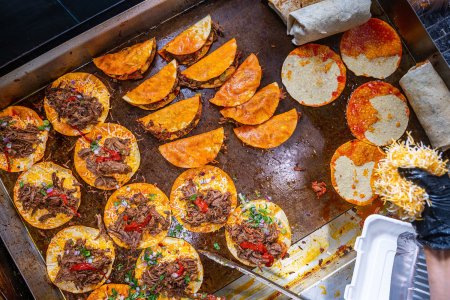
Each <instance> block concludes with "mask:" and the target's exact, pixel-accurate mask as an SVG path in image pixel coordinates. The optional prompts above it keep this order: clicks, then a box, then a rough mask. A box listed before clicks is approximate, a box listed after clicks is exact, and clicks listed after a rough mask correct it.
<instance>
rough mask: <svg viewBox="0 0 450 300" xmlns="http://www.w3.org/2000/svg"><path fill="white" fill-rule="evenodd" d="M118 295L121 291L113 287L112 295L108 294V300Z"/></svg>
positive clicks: (114, 299) (112, 299)
mask: <svg viewBox="0 0 450 300" xmlns="http://www.w3.org/2000/svg"><path fill="white" fill-rule="evenodd" d="M118 295H119V293H118V292H117V290H116V289H115V288H113V289H112V290H111V295H110V296H108V300H116V299H117V296H118Z"/></svg>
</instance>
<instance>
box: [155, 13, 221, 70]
mask: <svg viewBox="0 0 450 300" xmlns="http://www.w3.org/2000/svg"><path fill="white" fill-rule="evenodd" d="M216 39H217V29H216V26H215V25H214V23H213V22H212V21H211V16H210V15H207V16H206V17H204V18H203V19H201V20H200V21H198V22H197V23H195V24H194V25H192V26H191V27H189V28H188V29H186V30H185V31H183V32H181V33H180V34H179V35H177V36H176V37H175V38H174V39H173V40H171V41H170V42H168V43H167V44H166V45H165V46H164V47H163V48H162V49H161V50H159V51H158V53H159V55H161V56H162V57H163V58H164V59H165V60H167V61H171V60H172V59H176V60H177V61H178V63H179V64H182V65H190V64H193V63H195V62H196V61H198V60H199V59H200V58H202V57H203V56H205V55H206V53H208V50H209V48H210V47H211V45H212V43H213V42H214V41H215V40H216Z"/></svg>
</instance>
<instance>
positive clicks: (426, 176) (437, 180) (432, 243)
mask: <svg viewBox="0 0 450 300" xmlns="http://www.w3.org/2000/svg"><path fill="white" fill-rule="evenodd" d="M398 172H399V174H400V176H402V177H403V178H404V179H406V180H409V181H411V182H413V183H414V184H416V185H418V186H420V187H422V188H424V189H425V191H426V192H427V194H428V196H429V197H430V200H431V206H428V205H427V204H425V209H424V211H423V212H422V220H417V221H414V222H413V225H414V227H415V228H416V231H417V235H418V237H417V240H418V241H419V242H420V243H421V244H423V245H426V246H429V247H431V248H433V249H450V177H449V176H448V174H444V175H442V176H435V175H432V174H430V173H428V172H427V171H425V170H422V169H419V168H398Z"/></svg>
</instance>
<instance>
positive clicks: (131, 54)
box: [92, 38, 156, 80]
mask: <svg viewBox="0 0 450 300" xmlns="http://www.w3.org/2000/svg"><path fill="white" fill-rule="evenodd" d="M155 53H156V40H155V38H151V39H149V40H146V41H145V42H142V43H138V44H135V45H133V46H130V47H127V48H125V49H122V50H120V51H118V52H115V53H110V54H105V55H102V56H99V57H96V58H94V59H93V60H92V61H93V62H94V64H95V66H96V67H97V68H99V69H100V70H102V71H103V73H105V74H106V75H108V76H109V77H112V78H115V79H118V80H128V79H141V78H142V77H143V74H144V73H145V71H147V70H148V68H149V67H150V64H151V63H152V61H153V59H154V58H155Z"/></svg>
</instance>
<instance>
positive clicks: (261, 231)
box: [227, 221, 283, 266]
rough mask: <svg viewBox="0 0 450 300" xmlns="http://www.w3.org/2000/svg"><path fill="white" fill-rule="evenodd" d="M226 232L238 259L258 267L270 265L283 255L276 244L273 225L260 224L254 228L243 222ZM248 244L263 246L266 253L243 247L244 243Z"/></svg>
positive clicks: (276, 234)
mask: <svg viewBox="0 0 450 300" xmlns="http://www.w3.org/2000/svg"><path fill="white" fill-rule="evenodd" d="M227 230H228V231H229V233H230V235H231V239H232V240H233V241H234V242H235V243H236V249H237V255H238V257H239V258H242V259H244V260H248V261H250V262H251V263H253V264H255V265H258V266H260V265H271V264H272V262H273V260H276V259H278V258H280V257H281V256H282V255H283V248H282V247H281V245H280V244H279V243H278V242H277V239H278V229H277V226H276V224H274V223H272V224H266V223H262V224H259V225H257V226H255V225H254V224H252V223H250V222H248V221H244V222H242V223H241V224H235V225H232V226H229V227H227ZM248 242H249V243H251V244H253V245H261V244H262V245H264V248H265V250H266V252H265V251H256V250H253V249H249V248H247V247H245V246H246V245H245V243H248ZM243 243H244V244H243ZM270 256H272V258H271V257H270Z"/></svg>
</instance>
